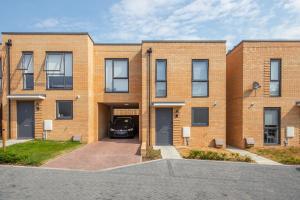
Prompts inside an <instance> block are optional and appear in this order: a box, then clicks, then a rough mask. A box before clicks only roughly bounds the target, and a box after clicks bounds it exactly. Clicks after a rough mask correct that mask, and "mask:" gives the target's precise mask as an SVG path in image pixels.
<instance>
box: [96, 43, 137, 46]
mask: <svg viewBox="0 0 300 200" xmlns="http://www.w3.org/2000/svg"><path fill="white" fill-rule="evenodd" d="M94 45H103V46H105V45H108V46H119V45H120V46H121V45H122V46H140V45H142V43H94Z"/></svg>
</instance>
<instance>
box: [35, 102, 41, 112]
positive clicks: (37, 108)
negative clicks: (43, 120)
mask: <svg viewBox="0 0 300 200" xmlns="http://www.w3.org/2000/svg"><path fill="white" fill-rule="evenodd" d="M35 109H36V111H39V110H40V104H39V103H38V102H36V103H35Z"/></svg>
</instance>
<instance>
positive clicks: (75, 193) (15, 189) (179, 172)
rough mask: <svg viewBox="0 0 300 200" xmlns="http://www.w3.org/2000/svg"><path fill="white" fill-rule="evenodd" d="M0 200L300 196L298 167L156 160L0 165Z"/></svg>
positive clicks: (295, 197) (290, 197)
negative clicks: (70, 166) (80, 166)
mask: <svg viewBox="0 0 300 200" xmlns="http://www.w3.org/2000/svg"><path fill="white" fill-rule="evenodd" d="M0 199H5V200H9V199H31V200H35V199H38V200H43V199H51V200H54V199H55V200H59V199H64V200H68V199H72V200H75V199H80V200H83V199H106V200H108V199H130V200H139V199H160V200H163V199H168V200H171V199H178V200H182V199H230V200H233V199H239V200H241V199H260V200H261V199H272V200H274V199H286V200H287V199H289V200H290V199H297V200H299V199H300V166H298V167H296V166H294V167H289V166H265V165H257V164H244V163H231V162H216V161H199V160H160V161H154V162H150V163H145V164H140V165H135V166H129V167H124V168H119V169H113V170H108V171H102V172H86V171H66V170H54V169H41V168H24V167H10V166H0Z"/></svg>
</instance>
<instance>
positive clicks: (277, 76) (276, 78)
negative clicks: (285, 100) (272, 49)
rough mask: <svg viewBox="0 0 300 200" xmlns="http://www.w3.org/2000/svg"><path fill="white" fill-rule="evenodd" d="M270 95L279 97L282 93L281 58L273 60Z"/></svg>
mask: <svg viewBox="0 0 300 200" xmlns="http://www.w3.org/2000/svg"><path fill="white" fill-rule="evenodd" d="M270 71H271V76H270V95H271V96H274V97H278V96H280V95H281V89H280V87H281V60H280V59H272V60H271V69H270Z"/></svg>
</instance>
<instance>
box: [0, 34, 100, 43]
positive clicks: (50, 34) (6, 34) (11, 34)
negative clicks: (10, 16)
mask: <svg viewBox="0 0 300 200" xmlns="http://www.w3.org/2000/svg"><path fill="white" fill-rule="evenodd" d="M1 34H2V35H87V36H89V38H90V39H91V40H92V42H93V43H94V44H95V42H94V40H93V38H92V37H91V36H90V34H89V33H88V32H2V33H1Z"/></svg>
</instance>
